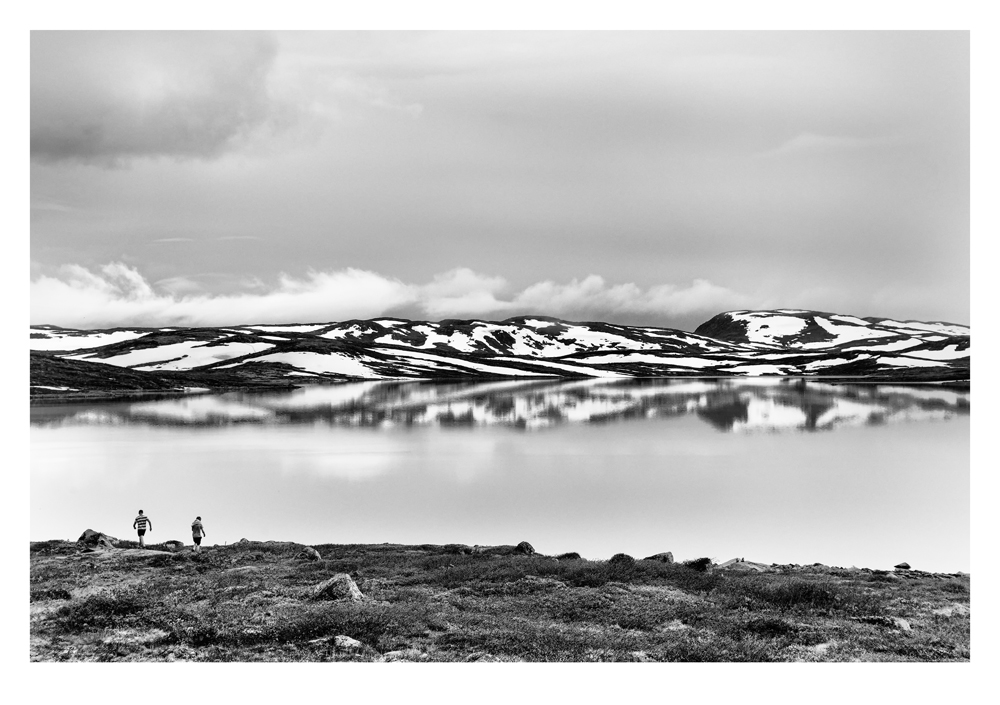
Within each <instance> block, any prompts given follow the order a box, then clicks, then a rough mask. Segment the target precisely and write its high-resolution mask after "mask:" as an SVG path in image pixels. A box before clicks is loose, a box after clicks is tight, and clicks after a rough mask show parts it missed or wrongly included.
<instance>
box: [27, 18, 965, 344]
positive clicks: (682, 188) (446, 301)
mask: <svg viewBox="0 0 1000 705" xmlns="http://www.w3.org/2000/svg"><path fill="white" fill-rule="evenodd" d="M30 53H31V65H30V71H31V97H30V104H31V105H30V107H31V123H30V125H31V147H30V148H31V175H30V176H31V178H30V196H31V235H30V256H31V295H30V306H31V323H32V324H53V325H62V326H68V327H83V328H87V327H91V328H98V327H100V328H103V327H114V326H128V325H132V326H136V325H149V326H156V325H234V324H246V323H292V322H320V321H324V322H325V321H335V320H345V319H350V318H371V317H375V316H382V315H394V316H401V317H406V318H413V319H428V320H441V319H446V318H487V319H491V320H501V319H504V318H507V317H511V316H517V315H550V316H557V317H560V318H565V319H569V320H578V321H587V320H600V321H608V322H613V323H620V324H639V325H657V326H665V327H675V328H683V329H687V330H693V329H694V328H695V327H696V326H697V325H698V324H700V323H702V322H704V321H706V320H708V319H709V318H711V317H712V316H713V315H715V314H717V313H719V312H722V311H726V310H733V309H748V308H749V309H754V308H761V309H768V308H807V309H815V310H820V311H828V312H837V313H845V314H852V315H858V316H885V317H894V318H901V319H916V320H925V321H930V320H941V321H948V322H953V323H962V324H968V323H969V308H970V296H969V286H970V281H969V266H970V219H969V195H970V194H969V189H970V184H969V119H970V108H969V105H970V93H969V79H970V71H969V34H968V33H967V32H964V31H885V32H883V31H865V32H851V31H848V32H834V31H822V32H813V31H780V32H757V31H738V32H719V31H704V32H702V31H679V32H672V31H648V32H645V31H633V32H617V31H612V32H594V31H561V32H495V31H488V32H468V31H441V32H425V31H419V32H418V31H375V32H357V31H323V32H286V31H279V32H131V31H128V32H99V31H70V32H65V31H63V32H48V31H33V32H32V33H31V46H30Z"/></svg>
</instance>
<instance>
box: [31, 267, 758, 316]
mask: <svg viewBox="0 0 1000 705" xmlns="http://www.w3.org/2000/svg"><path fill="white" fill-rule="evenodd" d="M252 284H253V285H252V286H249V285H248V286H247V287H246V289H247V290H245V291H243V292H241V293H235V294H226V295H211V294H207V293H204V291H203V290H202V289H201V287H200V285H198V284H197V283H196V282H195V281H193V280H192V279H189V278H187V277H171V278H167V279H163V280H160V281H158V282H157V283H156V288H155V289H154V287H153V286H151V285H150V284H149V283H148V282H147V281H146V279H145V278H144V277H143V276H142V274H140V273H139V272H138V270H136V269H134V268H132V267H129V266H127V265H124V264H121V263H118V262H114V263H110V264H107V265H104V266H103V267H101V268H100V269H98V270H97V271H91V270H89V269H86V268H84V267H81V266H79V265H67V266H64V267H62V268H61V269H60V270H59V271H58V272H57V273H55V274H39V275H38V276H36V278H35V279H34V280H33V281H32V283H31V322H32V323H33V324H52V325H61V326H66V327H75V328H111V327H117V326H166V325H177V326H202V325H203V326H223V325H238V324H250V323H299V322H301V323H312V322H327V321H342V320H348V319H352V318H374V317H376V316H380V315H387V314H389V313H390V312H393V313H395V314H396V315H399V314H398V312H399V311H403V310H405V311H408V312H412V314H411V315H412V317H428V318H431V319H434V320H437V319H442V318H463V317H464V318H496V317H501V318H507V317H509V316H513V315H529V314H535V315H549V316H556V317H561V318H567V319H575V320H583V319H586V320H605V321H621V320H626V319H631V318H636V317H641V318H644V319H649V320H652V321H654V322H655V321H658V322H659V323H660V324H661V325H668V324H669V322H670V320H671V318H672V317H684V316H687V315H689V314H702V315H706V314H707V315H714V314H715V313H718V312H719V311H723V310H726V309H734V308H745V307H750V306H752V304H753V301H752V300H751V299H750V298H749V297H747V296H745V295H742V294H739V293H737V292H734V291H732V290H730V289H727V288H724V287H721V286H717V285H715V284H712V283H711V282H708V281H706V280H702V279H698V280H695V281H694V282H693V283H692V284H691V285H689V286H683V287H682V286H675V285H670V284H661V285H657V286H652V287H649V288H646V289H643V288H641V287H639V286H637V285H636V284H634V283H625V284H614V285H609V284H608V283H607V282H605V281H604V279H603V278H602V277H600V276H597V275H591V276H588V277H585V278H584V279H582V280H577V279H574V280H572V281H570V282H569V283H566V284H559V283H556V282H552V281H545V282H539V283H536V284H533V285H531V286H528V287H526V288H525V289H523V290H521V291H520V292H515V293H513V294H512V295H509V296H504V295H503V292H504V291H506V290H508V289H510V286H509V285H508V283H507V281H506V280H505V279H504V278H503V277H500V276H490V275H485V274H480V273H477V272H474V271H472V270H471V269H467V268H459V269H453V270H450V271H448V272H444V273H441V274H437V275H435V276H434V277H433V278H432V280H431V281H430V282H428V283H426V284H412V283H405V282H402V281H399V280H398V279H394V278H391V277H386V276H383V275H381V274H378V273H375V272H369V271H364V270H360V269H353V268H349V269H344V270H339V271H332V272H316V271H313V272H309V273H308V274H306V275H305V276H304V277H293V276H290V275H287V274H282V275H281V276H280V277H279V278H278V281H277V283H275V284H271V285H270V286H268V285H265V284H263V283H262V282H259V281H255V282H252Z"/></svg>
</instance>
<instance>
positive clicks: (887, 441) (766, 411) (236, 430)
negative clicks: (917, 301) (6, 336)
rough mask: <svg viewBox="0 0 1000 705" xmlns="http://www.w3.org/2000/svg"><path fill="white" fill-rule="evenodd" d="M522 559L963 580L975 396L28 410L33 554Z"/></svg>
mask: <svg viewBox="0 0 1000 705" xmlns="http://www.w3.org/2000/svg"><path fill="white" fill-rule="evenodd" d="M140 507H141V508H143V509H144V510H145V511H146V513H147V514H148V515H150V517H151V518H152V521H153V527H154V530H153V532H152V534H151V535H150V538H152V540H154V541H163V540H167V539H180V540H185V541H189V540H190V539H189V533H188V527H189V525H190V523H191V521H192V520H193V519H194V517H195V515H201V516H202V517H203V518H204V522H205V528H206V531H207V534H208V536H207V539H206V543H208V544H210V545H211V544H212V543H216V542H217V543H220V544H221V543H223V542H233V541H238V540H239V539H240V538H243V537H246V538H249V539H256V540H268V539H274V540H292V541H299V542H302V543H349V542H360V543H380V542H394V543H466V544H477V543H478V544H511V543H517V542H519V541H529V542H530V543H531V544H532V545H534V547H535V548H536V549H537V550H538V551H541V552H543V553H550V554H552V553H562V552H566V551H578V552H579V553H581V554H582V555H583V556H584V557H586V558H608V557H610V556H611V555H612V554H614V553H618V552H625V553H629V554H631V555H633V556H636V557H642V556H646V555H650V554H653V553H658V552H660V551H673V553H674V555H675V556H676V557H677V558H678V559H684V558H695V557H698V556H710V557H714V558H716V559H717V560H719V561H722V560H726V559H729V558H733V557H745V558H746V559H747V560H756V561H761V562H766V563H770V562H777V563H812V562H816V561H818V562H822V563H826V564H830V565H841V566H845V567H846V566H851V565H857V566H859V567H872V568H886V567H891V566H892V565H894V564H895V563H898V562H900V561H904V560H905V561H907V562H909V563H910V564H911V565H912V566H914V567H915V568H923V569H927V570H942V571H955V570H966V571H967V570H968V569H969V394H968V393H967V392H965V393H962V392H954V391H948V390H942V389H934V388H929V387H923V388H921V387H902V386H899V387H895V386H872V385H863V386H862V385H856V386H839V385H828V384H822V383H808V384H803V383H801V382H794V381H787V380H786V381H778V380H774V381H764V380H741V381H716V380H680V381H670V382H668V381H662V380H657V381H653V380H640V381H635V380H632V381H613V382H608V381H600V380H587V381H583V382H579V381H571V382H566V381H561V382H560V381H544V382H538V381H533V382H497V383H484V384H471V383H450V384H441V383H429V382H412V383H396V382H366V383H358V384H342V385H332V386H322V387H310V388H305V389H301V390H298V391H294V392H288V393H252V394H251V393H230V394H222V395H204V396H193V397H187V398H183V399H178V398H172V399H164V400H150V401H142V402H130V403H89V404H60V405H44V406H41V405H39V406H33V407H32V409H31V538H32V540H42V539H49V538H72V539H75V538H76V537H77V536H78V535H79V534H80V533H81V532H82V531H83V530H84V529H86V528H93V529H97V530H100V531H104V532H106V533H109V534H111V535H113V536H117V537H119V538H134V534H133V532H132V530H131V525H132V519H133V518H134V516H135V513H136V510H137V509H139V508H140Z"/></svg>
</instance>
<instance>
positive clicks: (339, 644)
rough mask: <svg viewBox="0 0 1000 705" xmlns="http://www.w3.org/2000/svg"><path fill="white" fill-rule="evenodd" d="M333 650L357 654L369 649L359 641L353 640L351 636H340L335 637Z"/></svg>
mask: <svg viewBox="0 0 1000 705" xmlns="http://www.w3.org/2000/svg"><path fill="white" fill-rule="evenodd" d="M333 648H334V649H336V650H337V651H343V652H346V653H349V654H356V653H360V652H361V651H364V650H365V649H366V648H367V647H365V645H364V644H362V643H361V642H360V641H358V640H357V639H352V638H351V637H349V636H344V635H343V634H339V635H337V636H335V637H333Z"/></svg>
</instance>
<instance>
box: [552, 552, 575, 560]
mask: <svg viewBox="0 0 1000 705" xmlns="http://www.w3.org/2000/svg"><path fill="white" fill-rule="evenodd" d="M556 559H557V560H560V561H578V560H581V559H580V554H579V553H577V552H576V551H570V552H569V553H561V554H559V555H558V556H556Z"/></svg>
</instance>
